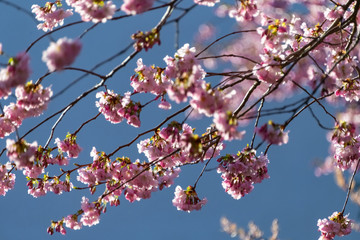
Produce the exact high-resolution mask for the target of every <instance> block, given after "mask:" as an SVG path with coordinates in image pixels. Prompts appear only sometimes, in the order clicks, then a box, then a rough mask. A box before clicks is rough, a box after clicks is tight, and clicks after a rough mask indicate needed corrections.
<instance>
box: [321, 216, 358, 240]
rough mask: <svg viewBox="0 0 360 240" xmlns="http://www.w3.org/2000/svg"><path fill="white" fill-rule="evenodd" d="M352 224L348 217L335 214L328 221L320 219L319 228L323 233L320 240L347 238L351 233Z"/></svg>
mask: <svg viewBox="0 0 360 240" xmlns="http://www.w3.org/2000/svg"><path fill="white" fill-rule="evenodd" d="M351 222H352V220H350V219H348V215H346V216H344V215H343V214H342V213H339V212H334V213H333V214H332V215H331V216H330V217H328V219H326V218H324V219H319V220H318V223H317V225H318V227H319V231H320V232H321V237H320V238H319V240H332V239H334V238H335V236H340V237H341V236H345V235H348V234H350V233H351Z"/></svg>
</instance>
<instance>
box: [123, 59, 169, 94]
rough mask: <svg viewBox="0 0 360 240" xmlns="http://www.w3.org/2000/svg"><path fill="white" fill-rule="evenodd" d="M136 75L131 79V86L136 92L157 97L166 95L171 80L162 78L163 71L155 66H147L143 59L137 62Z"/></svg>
mask: <svg viewBox="0 0 360 240" xmlns="http://www.w3.org/2000/svg"><path fill="white" fill-rule="evenodd" d="M136 63H137V68H135V72H136V74H135V75H133V76H132V77H131V83H130V85H131V86H132V87H133V88H134V91H135V92H150V93H152V94H154V95H156V96H159V95H162V94H163V93H165V88H166V86H167V85H168V84H169V80H168V79H166V78H163V77H162V76H161V71H162V70H161V69H160V68H157V67H154V66H146V65H144V64H143V61H142V59H141V58H139V59H138V60H137V62H136Z"/></svg>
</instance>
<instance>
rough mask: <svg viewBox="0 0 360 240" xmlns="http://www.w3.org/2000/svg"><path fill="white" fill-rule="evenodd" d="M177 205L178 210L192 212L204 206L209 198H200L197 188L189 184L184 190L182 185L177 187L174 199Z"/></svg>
mask: <svg viewBox="0 0 360 240" xmlns="http://www.w3.org/2000/svg"><path fill="white" fill-rule="evenodd" d="M172 202H173V204H174V206H175V207H177V209H178V210H182V211H187V212H191V211H194V210H200V209H201V208H202V206H204V205H205V204H206V203H207V199H206V198H203V199H202V200H200V198H199V197H198V195H197V193H196V191H195V188H194V187H192V186H188V187H187V188H186V190H183V189H182V188H181V187H180V186H177V187H176V189H175V198H174V199H173V200H172Z"/></svg>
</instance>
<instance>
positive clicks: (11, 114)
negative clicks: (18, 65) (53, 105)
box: [0, 81, 52, 138]
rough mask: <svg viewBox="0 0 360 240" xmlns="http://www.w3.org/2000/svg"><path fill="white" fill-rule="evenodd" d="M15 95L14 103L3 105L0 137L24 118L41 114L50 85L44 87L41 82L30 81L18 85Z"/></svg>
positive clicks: (8, 132) (45, 104) (18, 124)
mask: <svg viewBox="0 0 360 240" xmlns="http://www.w3.org/2000/svg"><path fill="white" fill-rule="evenodd" d="M15 96H16V98H17V101H16V103H10V104H9V105H6V106H4V114H3V115H2V116H1V115H0V138H4V137H5V136H8V135H9V134H11V133H12V132H14V131H15V130H16V128H17V127H20V125H21V124H22V122H23V120H24V119H25V118H29V117H35V116H39V115H40V114H42V113H43V111H44V110H46V108H47V105H48V103H49V101H50V98H51V96H52V91H51V89H50V87H47V88H45V89H44V88H43V86H42V85H41V84H34V83H32V81H30V82H27V83H26V84H25V85H19V86H18V87H17V88H16V89H15Z"/></svg>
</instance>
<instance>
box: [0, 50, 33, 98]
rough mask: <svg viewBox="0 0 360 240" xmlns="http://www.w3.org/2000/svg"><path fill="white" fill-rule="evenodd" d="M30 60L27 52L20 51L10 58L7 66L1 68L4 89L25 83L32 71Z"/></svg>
mask: <svg viewBox="0 0 360 240" xmlns="http://www.w3.org/2000/svg"><path fill="white" fill-rule="evenodd" d="M29 61H30V59H29V55H28V54H27V53H19V54H18V55H17V56H16V57H13V58H10V59H9V62H8V65H7V67H6V68H2V69H0V89H4V90H2V91H4V92H8V91H9V90H8V89H10V88H13V87H16V86H18V85H21V84H25V82H26V80H27V79H28V78H29V76H30V73H31V70H30V67H29ZM1 95H3V94H1ZM5 96H6V95H5Z"/></svg>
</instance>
